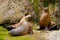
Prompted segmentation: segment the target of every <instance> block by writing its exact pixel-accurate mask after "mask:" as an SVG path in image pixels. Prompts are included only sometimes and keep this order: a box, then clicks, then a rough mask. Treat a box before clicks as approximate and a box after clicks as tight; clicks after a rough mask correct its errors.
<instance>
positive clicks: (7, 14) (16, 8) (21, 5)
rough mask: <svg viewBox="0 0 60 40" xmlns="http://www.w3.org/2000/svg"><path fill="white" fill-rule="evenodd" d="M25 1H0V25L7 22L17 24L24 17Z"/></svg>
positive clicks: (26, 2)
mask: <svg viewBox="0 0 60 40" xmlns="http://www.w3.org/2000/svg"><path fill="white" fill-rule="evenodd" d="M28 3H29V2H28V1H27V0H0V24H1V23H3V22H4V21H7V20H9V21H10V22H17V21H18V20H20V18H21V17H22V16H24V11H25V5H27V4H28Z"/></svg>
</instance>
